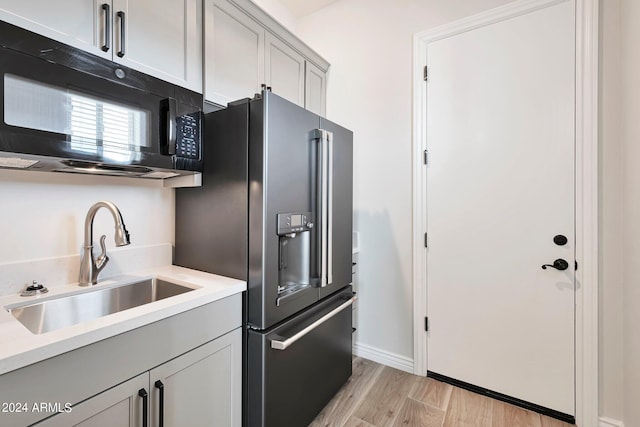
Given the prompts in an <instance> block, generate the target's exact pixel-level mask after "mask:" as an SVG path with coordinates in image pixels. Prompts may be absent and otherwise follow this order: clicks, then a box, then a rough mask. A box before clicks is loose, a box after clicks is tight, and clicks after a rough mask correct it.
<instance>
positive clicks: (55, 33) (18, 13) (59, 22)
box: [0, 0, 111, 59]
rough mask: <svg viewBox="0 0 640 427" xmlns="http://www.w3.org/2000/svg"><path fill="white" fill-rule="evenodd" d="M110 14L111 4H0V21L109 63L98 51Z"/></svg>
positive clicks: (6, 0) (78, 0) (97, 0)
mask: <svg viewBox="0 0 640 427" xmlns="http://www.w3.org/2000/svg"><path fill="white" fill-rule="evenodd" d="M103 4H105V5H106V6H107V7H106V8H104V9H103V8H102V5H103ZM110 11H111V0H103V1H101V0H93V1H86V0H56V1H41V2H34V1H16V0H0V19H1V20H3V21H6V22H9V23H11V24H14V25H17V26H19V27H22V28H26V29H27V30H30V31H33V32H35V33H38V34H41V35H43V36H46V37H49V38H51V39H54V40H57V41H59V42H62V43H65V44H68V45H71V46H74V47H77V48H79V49H82V50H86V51H88V52H91V53H93V54H95V55H98V56H101V57H103V58H109V59H111V52H110V51H108V52H104V51H102V49H101V47H102V46H103V45H104V44H105V35H106V33H105V22H106V20H109V19H111V18H110V13H109V12H110Z"/></svg>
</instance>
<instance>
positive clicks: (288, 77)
mask: <svg viewBox="0 0 640 427" xmlns="http://www.w3.org/2000/svg"><path fill="white" fill-rule="evenodd" d="M265 46H266V49H265V76H264V78H265V82H266V84H267V86H269V87H271V90H272V91H273V93H275V94H278V95H280V96H281V97H283V98H285V99H288V100H289V101H291V102H294V103H296V104H298V105H300V106H301V107H304V79H305V74H304V73H305V71H304V64H305V59H304V56H302V55H301V54H299V53H298V52H296V51H295V50H294V49H293V48H291V47H290V46H289V45H288V44H286V43H285V42H283V41H282V40H280V39H279V38H277V37H276V36H274V35H272V34H271V33H267V36H266V39H265Z"/></svg>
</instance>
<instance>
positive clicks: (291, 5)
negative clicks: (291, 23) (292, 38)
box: [280, 0, 338, 18]
mask: <svg viewBox="0 0 640 427" xmlns="http://www.w3.org/2000/svg"><path fill="white" fill-rule="evenodd" d="M336 1H338V0H304V1H300V0H280V3H282V4H283V5H284V6H285V7H286V8H287V9H289V10H290V11H291V13H293V15H294V16H295V17H296V18H300V17H301V16H305V15H309V14H310V13H313V12H316V11H318V10H320V9H322V8H323V7H325V6H328V5H330V4H331V3H335V2H336Z"/></svg>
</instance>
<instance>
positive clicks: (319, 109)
mask: <svg viewBox="0 0 640 427" xmlns="http://www.w3.org/2000/svg"><path fill="white" fill-rule="evenodd" d="M305 73H306V74H305V85H306V86H305V91H304V93H305V99H304V108H306V109H307V110H309V111H312V112H314V113H316V114H319V115H321V116H324V115H325V111H326V109H327V106H326V102H327V73H325V72H324V71H322V70H321V69H320V68H318V67H316V66H315V65H313V64H312V63H311V62H308V61H307V63H306V69H305Z"/></svg>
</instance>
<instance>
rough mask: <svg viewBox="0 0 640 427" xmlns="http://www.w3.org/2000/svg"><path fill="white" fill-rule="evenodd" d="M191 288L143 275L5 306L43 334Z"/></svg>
mask: <svg viewBox="0 0 640 427" xmlns="http://www.w3.org/2000/svg"><path fill="white" fill-rule="evenodd" d="M192 290H193V288H189V287H186V286H182V285H177V284H175V283H171V282H165V281H164V280H159V279H146V280H142V281H139V282H135V283H129V284H126V285H122V286H116V287H111V288H106V289H95V290H90V291H87V292H83V293H79V294H74V295H69V296H60V297H56V298H51V299H47V300H45V301H39V302H36V303H33V304H26V305H21V306H19V307H12V308H8V310H9V312H10V313H11V314H12V315H13V317H15V318H16V319H18V321H20V323H22V324H23V325H24V326H26V327H27V329H29V330H30V331H31V332H33V333H34V334H43V333H45V332H50V331H55V330H56V329H61V328H65V327H67V326H71V325H76V324H78V323H82V322H86V321H88V320H92V319H97V318H99V317H102V316H106V315H108V314H112V313H117V312H119V311H123V310H127V309H129V308H133V307H138V306H141V305H144V304H148V303H150V302H154V301H158V300H162V299H165V298H170V297H172V296H175V295H180V294H183V293H185V292H189V291H192Z"/></svg>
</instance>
